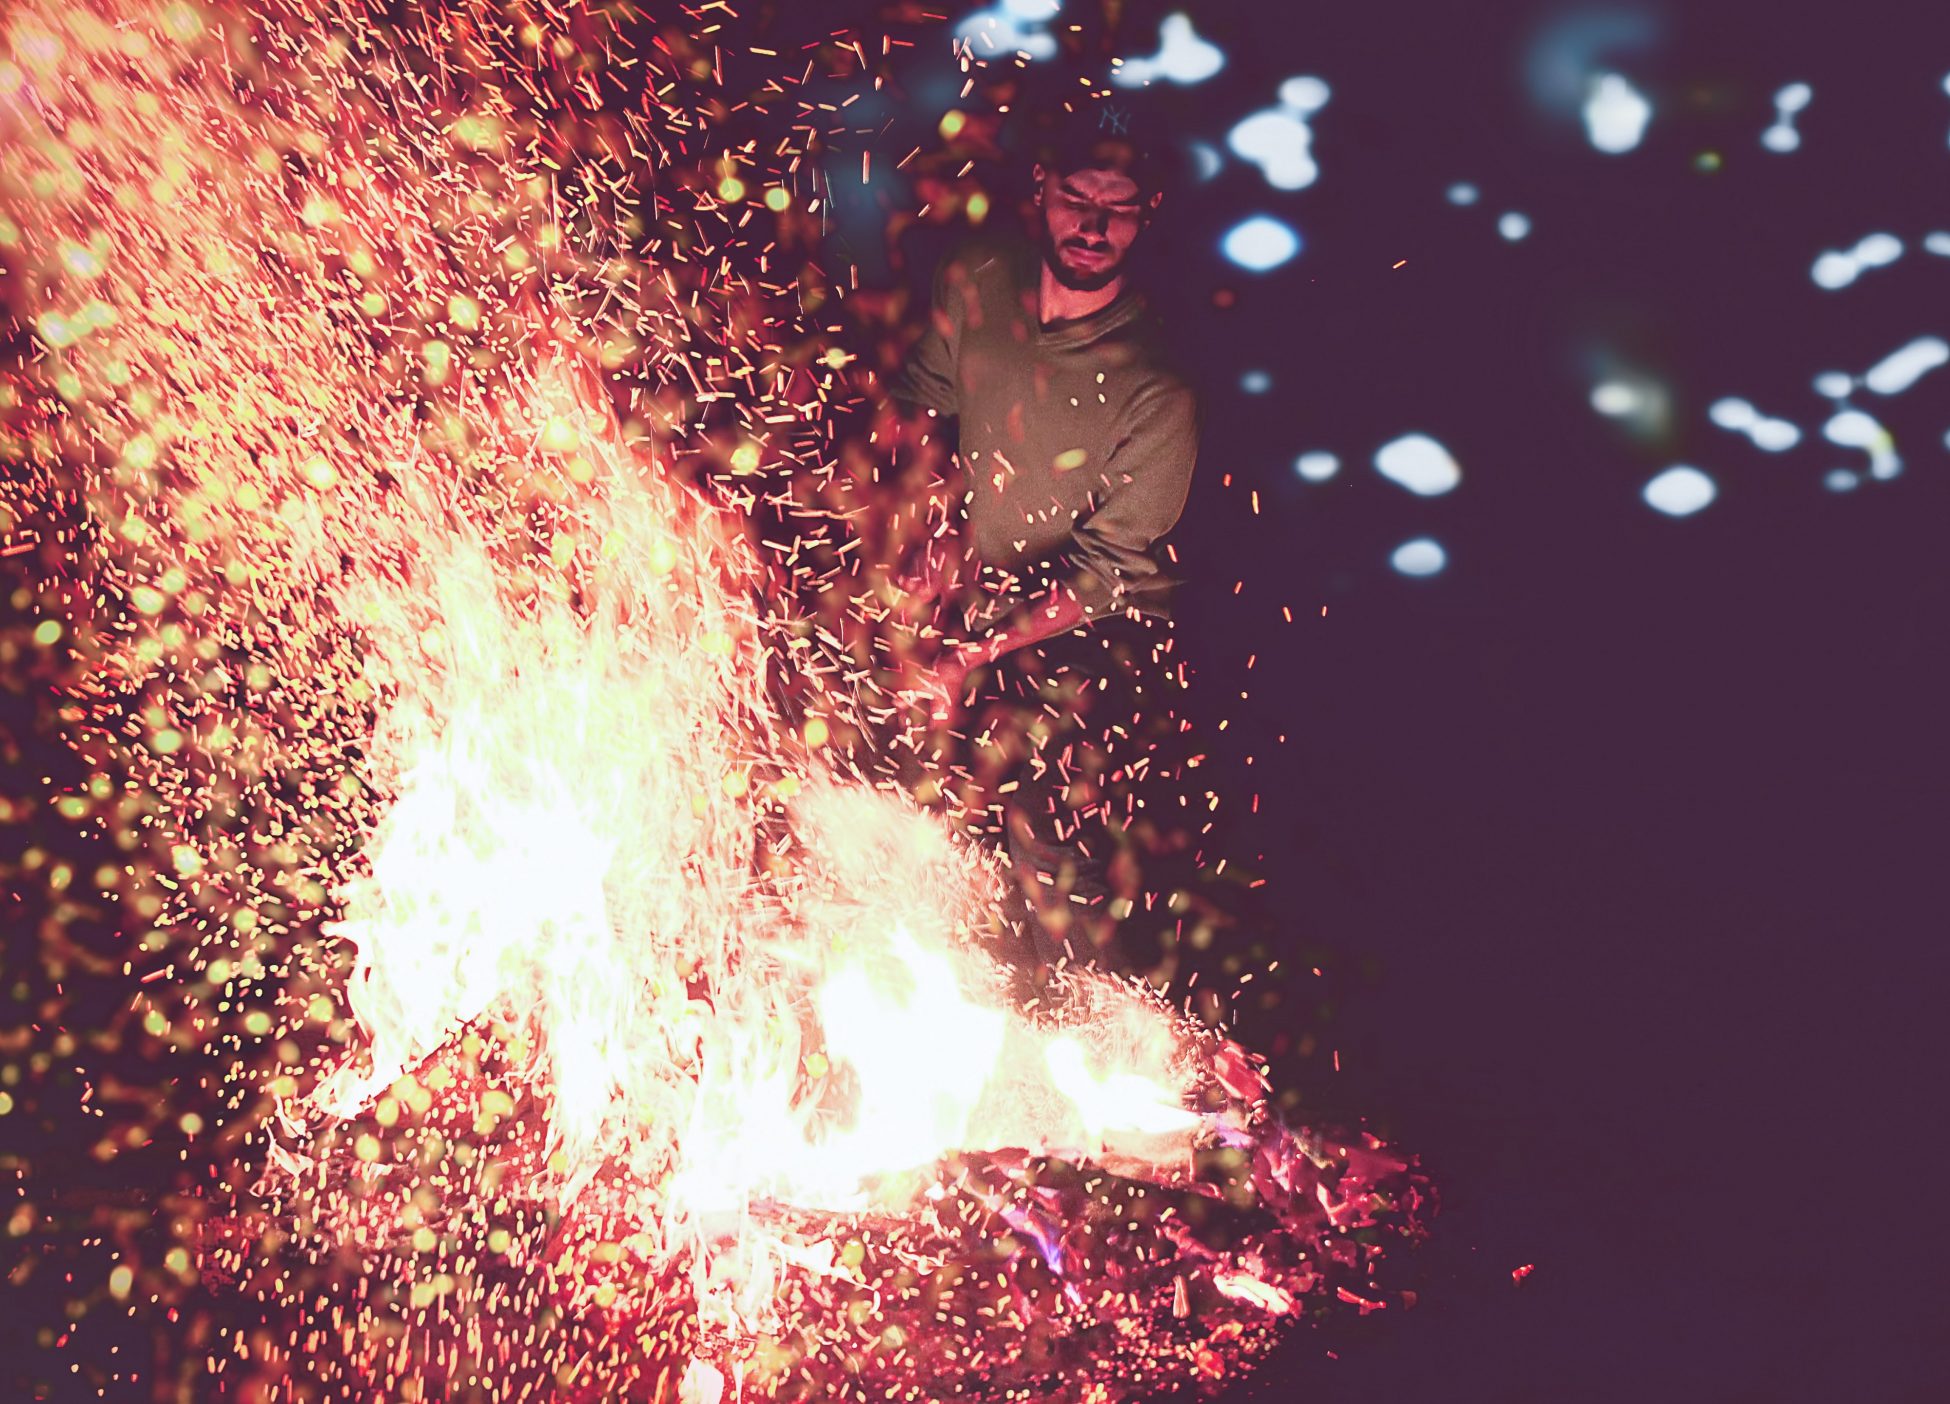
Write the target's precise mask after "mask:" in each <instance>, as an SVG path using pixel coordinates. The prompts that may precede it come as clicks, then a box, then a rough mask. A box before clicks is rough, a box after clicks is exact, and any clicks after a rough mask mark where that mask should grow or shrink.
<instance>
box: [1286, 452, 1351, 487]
mask: <svg viewBox="0 0 1950 1404" xmlns="http://www.w3.org/2000/svg"><path fill="white" fill-rule="evenodd" d="M1293 471H1294V472H1296V473H1298V474H1299V475H1300V476H1301V477H1303V478H1305V479H1306V480H1307V481H1308V482H1310V483H1324V482H1326V481H1327V480H1328V479H1329V478H1331V477H1333V476H1334V475H1335V474H1336V473H1338V472H1340V471H1341V460H1340V459H1338V458H1336V457H1335V456H1334V455H1333V454H1331V453H1328V452H1326V451H1325V450H1324V449H1313V450H1311V451H1309V452H1307V453H1303V454H1301V455H1300V456H1299V457H1298V458H1296V459H1294V460H1293Z"/></svg>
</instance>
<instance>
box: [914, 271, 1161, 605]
mask: <svg viewBox="0 0 1950 1404" xmlns="http://www.w3.org/2000/svg"><path fill="white" fill-rule="evenodd" d="M1040 276H1041V260H1040V256H1039V255H1038V254H1037V252H1036V250H1034V249H1033V248H1031V247H1030V246H1029V245H1027V244H1026V243H1025V244H1021V245H1019V246H1015V247H1007V246H1005V247H1000V248H993V247H992V248H986V249H977V250H972V251H969V252H966V253H963V254H961V255H959V256H956V257H953V258H950V259H948V260H947V261H946V262H944V263H943V265H942V267H941V270H940V272H939V274H938V275H937V276H936V278H935V288H934V309H933V315H932V316H931V317H930V319H929V324H928V328H927V330H926V331H925V332H923V333H922V335H921V338H920V340H919V341H918V342H916V343H915V346H914V349H913V350H912V351H911V352H910V353H909V355H908V359H907V362H906V364H905V365H904V366H903V367H902V368H901V371H900V373H899V374H898V375H897V376H896V377H895V378H894V380H893V382H892V383H891V384H890V386H889V390H890V392H891V393H892V395H893V396H894V397H895V398H896V399H900V400H905V401H908V402H909V403H912V404H916V405H920V406H923V407H925V408H928V409H932V410H935V411H936V412H938V413H939V414H941V415H943V416H949V417H954V418H956V419H958V420H959V422H960V427H959V435H960V438H959V443H958V448H959V451H960V454H961V460H962V467H963V470H964V472H965V473H966V474H967V480H968V498H967V506H968V520H969V526H970V535H971V537H972V545H973V550H974V554H975V555H976V556H977V557H978V558H979V560H980V562H981V564H983V565H984V566H987V567H990V568H992V573H997V574H999V575H1001V576H1002V577H1003V584H1002V586H1001V588H1002V589H1003V590H1004V591H1008V590H1009V588H1010V585H1011V584H1012V583H1013V584H1015V585H1016V586H1018V587H1019V586H1020V584H1021V582H1022V581H1023V579H1024V578H1025V577H1031V578H1033V577H1035V576H1037V575H1044V576H1049V577H1053V578H1060V579H1063V580H1065V581H1066V582H1067V583H1068V584H1069V585H1070V587H1071V588H1072V589H1073V590H1075V591H1076V593H1077V596H1078V598H1079V599H1080V600H1081V601H1082V603H1083V606H1084V610H1085V613H1086V615H1087V616H1088V617H1091V618H1096V617H1099V616H1102V615H1105V614H1124V613H1133V612H1135V613H1138V614H1146V615H1165V614H1167V613H1169V608H1170V596H1171V587H1172V584H1173V580H1172V576H1171V574H1170V572H1168V571H1167V570H1166V569H1165V566H1164V563H1163V561H1162V559H1161V557H1162V554H1163V552H1162V549H1161V548H1160V546H1159V539H1160V538H1161V537H1163V536H1164V534H1165V533H1166V532H1168V531H1170V530H1171V528H1172V526H1173V524H1174V523H1176V522H1177V520H1178V516H1179V513H1180V512H1182V511H1183V510H1184V507H1185V498H1186V494H1187V492H1188V491H1189V489H1190V485H1191V479H1192V466H1193V464H1194V462H1195V461H1196V459H1197V456H1198V406H1197V401H1196V399H1195V397H1194V396H1193V394H1192V391H1191V389H1190V387H1189V386H1188V385H1187V384H1186V383H1185V382H1184V380H1182V379H1181V378H1180V377H1178V376H1177V375H1175V374H1174V373H1172V372H1171V371H1170V370H1169V369H1167V368H1166V359H1165V356H1164V348H1163V337H1162V333H1161V330H1160V328H1159V326H1158V323H1157V321H1156V319H1155V318H1154V317H1152V316H1151V315H1150V313H1149V311H1148V309H1147V308H1146V305H1145V303H1144V300H1143V298H1142V297H1140V296H1139V295H1137V294H1136V293H1134V292H1131V291H1129V290H1128V289H1127V290H1126V291H1125V292H1124V293H1122V294H1121V295H1120V296H1119V297H1118V298H1117V300H1116V301H1114V302H1112V303H1111V304H1110V305H1109V306H1108V307H1105V308H1104V309H1102V310H1101V311H1099V312H1096V313H1093V314H1092V315H1091V316H1088V317H1080V318H1077V319H1075V320H1071V321H1063V322H1054V323H1051V324H1050V325H1048V326H1044V325H1042V324H1041V323H1040V321H1039V320H1038V317H1037V301H1038V290H1039V279H1040Z"/></svg>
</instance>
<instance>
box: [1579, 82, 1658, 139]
mask: <svg viewBox="0 0 1950 1404" xmlns="http://www.w3.org/2000/svg"><path fill="white" fill-rule="evenodd" d="M1651 120H1652V104H1651V103H1650V102H1648V101H1646V98H1645V95H1644V94H1643V93H1641V92H1639V90H1638V89H1637V88H1634V87H1633V86H1632V84H1631V82H1630V81H1629V80H1628V79H1627V78H1625V77H1624V76H1623V75H1622V74H1618V73H1601V74H1599V75H1598V76H1597V77H1595V78H1593V79H1592V81H1591V92H1590V95H1589V96H1588V97H1586V98H1585V100H1584V130H1585V134H1586V135H1587V136H1588V137H1589V138H1590V139H1591V144H1592V145H1593V146H1595V147H1596V148H1597V149H1598V150H1600V151H1603V152H1605V153H1606V154H1607V155H1614V156H1615V155H1621V154H1623V153H1624V152H1627V151H1630V150H1632V149H1633V148H1634V147H1636V146H1637V145H1638V144H1639V142H1640V141H1641V140H1642V139H1643V138H1644V136H1645V127H1646V124H1647V123H1648V122H1650V121H1651Z"/></svg>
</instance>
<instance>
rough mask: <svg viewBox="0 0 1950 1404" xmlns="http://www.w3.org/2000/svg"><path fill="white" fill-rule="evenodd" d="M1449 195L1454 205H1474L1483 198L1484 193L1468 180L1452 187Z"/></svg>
mask: <svg viewBox="0 0 1950 1404" xmlns="http://www.w3.org/2000/svg"><path fill="white" fill-rule="evenodd" d="M1447 194H1448V197H1449V203H1450V204H1452V205H1473V204H1475V203H1476V202H1477V201H1478V200H1480V199H1481V198H1482V192H1481V191H1480V190H1478V189H1477V188H1476V187H1475V186H1473V185H1471V184H1470V183H1469V182H1468V181H1466V180H1459V181H1457V182H1456V183H1455V184H1454V185H1452V186H1450V187H1449V189H1448V192H1447Z"/></svg>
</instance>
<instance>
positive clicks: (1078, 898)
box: [996, 618, 1181, 968]
mask: <svg viewBox="0 0 1950 1404" xmlns="http://www.w3.org/2000/svg"><path fill="white" fill-rule="evenodd" d="M1172 643H1173V640H1172V635H1171V628H1170V624H1169V622H1168V621H1164V620H1152V619H1131V618H1113V619H1106V620H1100V621H1098V622H1097V623H1095V624H1093V625H1091V626H1090V627H1089V628H1087V629H1081V630H1077V631H1074V632H1072V633H1069V634H1065V635H1062V636H1060V637H1058V638H1054V639H1049V640H1046V641H1044V642H1043V643H1041V644H1037V645H1033V646H1031V647H1029V648H1024V649H1019V650H1018V651H1017V652H1015V653H1013V654H1010V655H1009V656H1008V657H1007V658H1005V659H1003V660H1002V662H1001V664H1000V665H999V666H998V668H997V684H998V686H997V690H998V691H999V692H1000V693H1001V694H1002V697H1003V699H1004V701H1005V703H1006V704H1007V705H1008V706H1009V707H1010V709H1011V710H1012V711H1013V712H1014V713H1015V716H1016V718H1017V724H1018V725H1019V726H1020V727H1021V728H1022V730H1021V733H1020V745H1019V746H1017V747H1016V748H1015V750H1014V752H1013V754H1012V757H1011V761H1010V763H1009V764H1008V765H1007V766H1006V768H1005V769H1004V770H1003V771H1002V772H1001V775H1000V780H999V783H998V784H997V785H996V790H997V794H998V798H999V800H1000V802H1001V805H1002V813H1003V823H1004V830H1005V843H1006V849H1007V852H1008V855H1009V858H1010V860H1011V862H1012V864H1013V865H1014V868H1015V873H1016V878H1017V883H1018V887H1019V890H1020V891H1019V895H1020V899H1021V901H1020V907H1019V909H1018V910H1017V911H1016V912H1015V913H1013V914H1012V915H1013V917H1014V918H1015V921H1016V923H1017V924H1018V925H1019V926H1020V928H1021V930H1022V934H1023V937H1024V940H1025V945H1026V947H1027V953H1028V954H1029V955H1031V956H1032V957H1033V959H1034V960H1035V962H1036V963H1038V964H1040V965H1042V966H1048V967H1055V966H1059V965H1062V964H1065V963H1072V964H1074V963H1095V964H1100V965H1104V966H1107V967H1110V968H1120V967H1121V966H1122V964H1123V961H1122V960H1121V958H1120V953H1119V951H1118V949H1117V945H1116V942H1115V939H1114V936H1115V931H1116V922H1117V919H1118V917H1119V916H1120V915H1121V911H1120V909H1119V906H1118V904H1119V902H1120V900H1124V901H1128V900H1132V899H1135V897H1136V895H1137V886H1138V877H1137V861H1136V855H1135V854H1134V853H1133V852H1132V851H1131V846H1130V845H1129V844H1128V842H1126V841H1125V835H1126V833H1127V830H1128V828H1129V826H1130V821H1131V819H1132V816H1133V814H1134V812H1135V809H1134V807H1135V806H1136V805H1137V804H1138V803H1140V794H1141V790H1142V788H1143V787H1144V786H1145V785H1146V783H1147V782H1149V781H1151V780H1153V779H1157V778H1162V772H1163V770H1164V769H1166V767H1165V766H1164V764H1163V763H1162V761H1161V759H1160V758H1161V756H1162V755H1164V754H1166V753H1167V752H1168V750H1169V747H1167V746H1164V745H1163V743H1164V742H1165V741H1166V740H1167V739H1168V738H1169V737H1170V736H1172V735H1175V734H1176V732H1177V731H1178V720H1177V718H1178V702H1179V692H1180V688H1181V683H1180V673H1179V669H1178V662H1177V659H1176V657H1175V655H1174V653H1173V648H1172Z"/></svg>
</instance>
